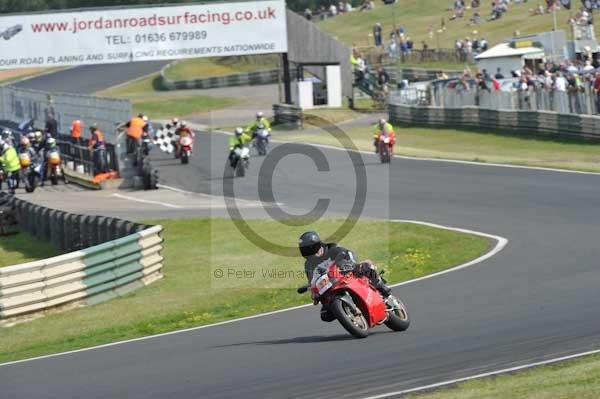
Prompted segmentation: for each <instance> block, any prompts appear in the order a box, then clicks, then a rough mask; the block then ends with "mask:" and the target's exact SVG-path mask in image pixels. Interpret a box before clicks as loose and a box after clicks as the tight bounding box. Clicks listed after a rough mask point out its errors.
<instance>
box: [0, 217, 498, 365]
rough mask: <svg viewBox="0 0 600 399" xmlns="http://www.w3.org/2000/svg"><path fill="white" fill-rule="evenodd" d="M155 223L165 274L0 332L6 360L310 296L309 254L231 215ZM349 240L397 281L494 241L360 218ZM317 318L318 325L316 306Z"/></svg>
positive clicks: (291, 234)
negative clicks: (242, 272) (265, 274)
mask: <svg viewBox="0 0 600 399" xmlns="http://www.w3.org/2000/svg"><path fill="white" fill-rule="evenodd" d="M151 223H160V224H162V225H163V226H164V227H165V231H164V239H165V249H164V251H163V255H164V256H165V264H164V272H165V275H166V277H165V279H163V280H160V281H158V282H156V283H154V284H153V285H151V286H149V287H146V288H143V289H141V290H138V291H135V292H133V293H130V294H128V295H127V296H125V297H122V298H117V299H114V300H111V301H109V302H105V303H102V304H99V305H95V306H90V307H86V308H80V309H75V310H71V311H68V312H64V313H58V314H54V315H49V316H47V317H45V318H41V319H37V320H33V321H31V322H28V323H23V324H19V325H16V326H14V327H12V328H5V329H0V361H10V360H17V359H23V358H28V357H32V356H37V355H43V354H49V353H56V352H61V351H66V350H72V349H76V348H83V347H89V346H92V345H98V344H103V343H108V342H113V341H117V340H123V339H128V338H134V337H140V336H145V335H150V334H156V333H161V332H166V331H172V330H175V329H181V328H186V327H192V326H198V325H202V324H208V323H213V322H218V321H222V320H226V319H231V318H235V317H241V316H247V315H251V314H256V313H260V312H265V311H271V310H275V309H282V308H286V307H290V306H294V305H298V304H303V303H307V302H309V301H310V299H309V297H308V295H303V296H301V295H298V294H297V293H296V291H295V287H297V286H298V285H299V284H302V283H304V281H305V280H304V278H303V277H302V273H301V271H302V270H303V262H302V259H301V258H299V257H298V256H296V257H293V258H288V257H281V256H275V255H271V254H267V253H265V252H264V251H262V250H261V249H259V248H257V247H255V246H254V245H253V244H251V243H250V242H248V241H247V240H246V239H244V238H243V237H242V236H241V235H240V233H239V232H238V231H237V229H236V228H235V227H234V225H233V223H232V222H231V221H230V220H227V219H212V220H211V219H207V218H199V219H187V220H162V221H151ZM249 223H250V225H251V227H252V228H253V229H255V230H256V231H258V232H259V233H260V234H261V235H263V236H264V237H265V238H267V239H271V240H274V241H275V242H277V243H280V244H284V245H290V246H293V245H295V244H296V240H297V237H298V236H299V235H300V233H301V232H302V231H303V230H304V229H305V228H303V227H290V226H285V225H282V224H280V223H278V222H273V221H249ZM341 223H342V221H334V220H324V221H319V222H317V223H315V224H314V225H313V226H312V227H314V228H315V229H317V230H319V231H320V232H321V233H322V234H323V236H324V237H325V236H327V235H328V234H331V233H332V232H333V231H335V230H336V229H337V228H338V227H339V226H340V224H341ZM386 241H389V242H386ZM341 244H343V245H345V246H347V247H350V248H352V249H354V250H355V251H356V252H357V253H358V254H359V256H361V258H367V257H368V258H371V259H373V260H374V261H375V262H377V263H378V264H379V265H380V267H383V268H384V269H386V270H387V274H386V276H387V278H388V279H389V280H390V281H392V282H398V281H402V280H407V279H410V278H413V277H417V276H421V275H424V274H429V273H432V272H436V271H438V270H441V269H445V268H448V267H451V266H454V265H457V264H460V263H463V262H465V261H468V260H470V259H473V258H475V257H478V256H480V255H481V254H482V253H484V252H485V251H486V250H487V248H488V247H489V242H488V241H487V240H486V239H483V238H481V237H477V236H472V235H467V234H462V233H456V232H452V231H447V230H441V229H435V228H431V227H426V226H419V225H414V224H399V223H390V222H380V221H360V222H358V224H357V225H356V227H355V228H354V229H353V230H352V231H351V233H350V234H349V235H348V236H347V237H345V238H344V239H343V240H342V241H341ZM293 252H294V253H295V252H296V250H295V249H294V250H293ZM221 265H226V266H227V267H233V268H236V269H237V268H241V267H252V265H255V266H256V265H258V267H260V268H265V269H274V268H276V269H278V270H295V271H297V272H299V274H300V276H299V278H296V279H291V280H281V281H270V280H269V281H268V280H261V281H254V280H243V279H241V280H236V281H233V280H226V281H223V280H216V279H213V278H212V276H213V274H212V271H213V270H214V268H217V267H224V266H221ZM259 287H271V288H259ZM275 287H281V288H275ZM408 306H410V304H408ZM314 322H315V323H320V320H319V317H318V314H317V312H316V311H315V319H314Z"/></svg>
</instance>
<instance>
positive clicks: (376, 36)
mask: <svg viewBox="0 0 600 399" xmlns="http://www.w3.org/2000/svg"><path fill="white" fill-rule="evenodd" d="M373 39H374V40H375V46H376V47H380V46H381V45H382V44H383V43H382V40H381V24H380V23H379V22H377V23H376V24H375V26H373Z"/></svg>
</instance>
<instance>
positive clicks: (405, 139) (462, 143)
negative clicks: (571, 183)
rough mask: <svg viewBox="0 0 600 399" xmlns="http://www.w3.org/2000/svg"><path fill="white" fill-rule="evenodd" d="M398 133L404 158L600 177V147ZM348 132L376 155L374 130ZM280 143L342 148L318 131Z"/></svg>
mask: <svg viewBox="0 0 600 399" xmlns="http://www.w3.org/2000/svg"><path fill="white" fill-rule="evenodd" d="M342 128H343V126H342ZM395 130H396V147H395V150H394V151H395V153H396V154H398V155H407V156H414V157H422V158H444V159H457V160H464V161H477V162H489V163H502V164H513V165H524V166H541V167H550V168H559V169H569V170H581V171H589V172H600V143H598V142H588V141H580V140H568V139H565V140H561V139H549V138H544V137H542V136H524V135H520V136H518V135H513V134H507V133H502V132H489V131H484V130H472V131H464V130H456V129H447V128H423V127H414V126H397V127H396V129H395ZM344 131H345V132H346V133H347V134H348V136H349V137H350V138H351V139H352V140H353V142H354V143H355V145H356V146H357V147H358V148H359V149H361V150H365V151H372V150H373V136H372V126H370V125H365V126H364V127H361V128H356V127H353V128H350V129H347V130H346V129H344ZM278 139H281V140H287V141H298V142H303V143H315V144H327V145H334V146H339V145H340V144H339V142H338V141H337V140H336V139H335V138H334V137H332V136H331V135H328V134H324V133H323V132H322V131H317V130H314V129H313V130H307V132H306V133H304V132H297V133H295V132H287V133H285V134H281V135H280V136H279V137H278Z"/></svg>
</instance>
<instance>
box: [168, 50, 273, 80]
mask: <svg viewBox="0 0 600 399" xmlns="http://www.w3.org/2000/svg"><path fill="white" fill-rule="evenodd" d="M276 68H278V57H277V55H254V56H239V57H216V58H195V59H190V60H185V61H180V62H177V63H176V64H174V65H172V66H171V67H169V68H167V69H166V70H165V76H166V77H167V78H168V79H171V80H191V79H198V78H203V77H213V76H225V75H232V74H236V73H244V72H254V71H262V70H265V69H276Z"/></svg>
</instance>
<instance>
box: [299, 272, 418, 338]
mask: <svg viewBox="0 0 600 399" xmlns="http://www.w3.org/2000/svg"><path fill="white" fill-rule="evenodd" d="M310 290H311V293H312V298H313V301H314V304H315V305H317V304H318V303H321V304H322V305H323V307H324V309H325V310H327V311H328V312H329V313H330V314H331V315H332V316H334V317H335V318H336V319H337V320H338V321H339V322H340V324H341V325H342V327H344V328H345V329H346V331H348V332H349V333H350V334H352V335H353V336H354V337H356V338H365V337H367V336H368V335H369V329H371V328H373V327H375V326H377V325H380V324H385V325H386V326H387V327H389V328H390V329H392V330H394V331H404V330H406V329H407V328H408V327H409V325H410V319H409V317H408V312H407V310H406V306H405V305H404V304H403V303H402V302H401V301H400V300H399V299H397V298H396V297H394V296H393V295H390V296H389V297H387V298H386V299H385V300H384V298H383V297H382V296H381V294H380V293H379V291H377V289H375V288H374V287H373V285H371V283H370V282H369V279H368V278H367V277H366V276H357V275H355V274H354V273H352V272H342V271H340V269H339V267H338V266H337V265H336V264H335V262H331V263H330V264H329V266H326V267H325V266H319V267H317V268H316V269H315V271H314V273H313V279H312V282H311V284H310ZM306 291H308V286H303V287H300V288H299V289H298V292H299V293H303V292H306Z"/></svg>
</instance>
